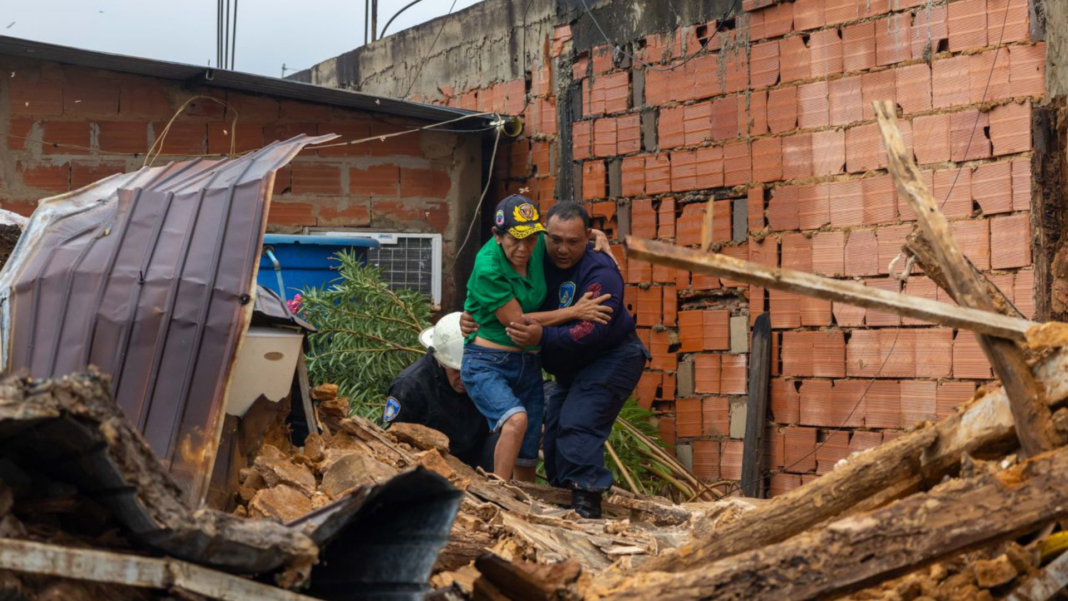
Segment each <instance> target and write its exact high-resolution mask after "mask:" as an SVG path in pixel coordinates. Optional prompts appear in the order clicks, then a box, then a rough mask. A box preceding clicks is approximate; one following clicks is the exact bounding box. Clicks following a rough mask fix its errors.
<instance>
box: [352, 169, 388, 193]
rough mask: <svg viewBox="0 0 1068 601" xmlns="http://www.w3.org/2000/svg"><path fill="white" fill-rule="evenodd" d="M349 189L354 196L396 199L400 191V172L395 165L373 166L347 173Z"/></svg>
mask: <svg viewBox="0 0 1068 601" xmlns="http://www.w3.org/2000/svg"><path fill="white" fill-rule="evenodd" d="M349 188H350V189H351V193H352V194H354V195H356V196H390V197H396V196H398V195H399V191H400V171H399V170H398V169H397V166H396V165H375V166H372V167H367V168H366V169H352V170H350V171H349Z"/></svg>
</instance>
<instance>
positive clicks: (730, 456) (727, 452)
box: [719, 4, 793, 480]
mask: <svg viewBox="0 0 1068 601" xmlns="http://www.w3.org/2000/svg"><path fill="white" fill-rule="evenodd" d="M777 6H788V7H789V6H793V5H791V4H779V5H777ZM721 448H722V449H723V454H722V455H721V456H720V459H719V462H720V463H719V477H720V478H722V479H724V480H741V478H742V453H743V448H744V443H743V442H742V441H740V440H729V441H726V442H724V443H723V446H722V447H721Z"/></svg>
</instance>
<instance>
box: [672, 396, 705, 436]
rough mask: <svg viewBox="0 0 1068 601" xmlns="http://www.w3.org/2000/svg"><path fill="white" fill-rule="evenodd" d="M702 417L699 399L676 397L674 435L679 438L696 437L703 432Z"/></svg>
mask: <svg viewBox="0 0 1068 601" xmlns="http://www.w3.org/2000/svg"><path fill="white" fill-rule="evenodd" d="M703 422H704V418H703V417H702V411H701V399H678V400H677V401H675V435H676V436H678V437H679V438H696V437H698V436H701V435H702V434H703V432H702V430H703V428H702V424H703Z"/></svg>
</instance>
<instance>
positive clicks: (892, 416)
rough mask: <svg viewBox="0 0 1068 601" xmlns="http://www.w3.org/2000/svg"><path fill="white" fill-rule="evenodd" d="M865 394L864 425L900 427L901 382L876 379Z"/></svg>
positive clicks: (869, 426) (870, 426)
mask: <svg viewBox="0 0 1068 601" xmlns="http://www.w3.org/2000/svg"><path fill="white" fill-rule="evenodd" d="M868 386H869V388H868V390H867V393H866V394H865V398H864V404H865V407H864V409H865V412H864V425H865V426H867V427H868V428H900V427H901V383H900V382H895V381H888V380H877V381H875V382H871V383H869V384H868Z"/></svg>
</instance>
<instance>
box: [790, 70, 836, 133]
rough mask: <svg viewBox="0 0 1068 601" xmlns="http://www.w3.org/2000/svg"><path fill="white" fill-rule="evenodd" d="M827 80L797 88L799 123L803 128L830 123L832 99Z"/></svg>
mask: <svg viewBox="0 0 1068 601" xmlns="http://www.w3.org/2000/svg"><path fill="white" fill-rule="evenodd" d="M828 94H829V92H828V84H827V82H826V81H821V82H816V83H810V84H805V85H802V86H800V87H799V88H798V89H797V107H798V109H797V124H798V127H800V128H802V129H809V128H814V127H824V126H826V125H828V124H829V123H830V100H829V98H828Z"/></svg>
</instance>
